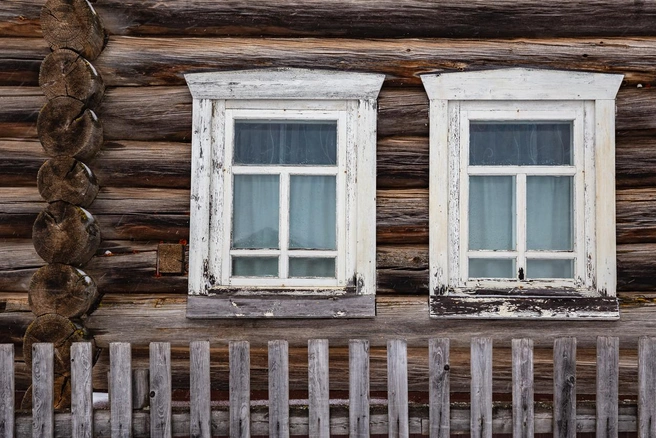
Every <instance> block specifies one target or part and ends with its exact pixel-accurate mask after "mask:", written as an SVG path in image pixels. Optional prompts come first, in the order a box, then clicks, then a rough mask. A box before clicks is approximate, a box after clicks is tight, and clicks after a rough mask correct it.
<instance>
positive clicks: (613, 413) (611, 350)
mask: <svg viewBox="0 0 656 438" xmlns="http://www.w3.org/2000/svg"><path fill="white" fill-rule="evenodd" d="M619 345H620V344H619V338H616V337H605V336H599V337H598V338H597V438H617V432H618V424H617V423H618V420H619V417H618V402H619V396H618V390H619V388H618V382H619V353H620V347H619Z"/></svg>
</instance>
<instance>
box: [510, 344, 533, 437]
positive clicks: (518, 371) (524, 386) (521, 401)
mask: <svg viewBox="0 0 656 438" xmlns="http://www.w3.org/2000/svg"><path fill="white" fill-rule="evenodd" d="M512 380H513V383H512V386H513V388H512V394H513V438H532V437H533V434H534V430H535V426H534V421H535V420H534V408H533V340H531V339H513V340H512Z"/></svg>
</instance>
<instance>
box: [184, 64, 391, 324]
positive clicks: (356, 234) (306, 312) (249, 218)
mask: <svg viewBox="0 0 656 438" xmlns="http://www.w3.org/2000/svg"><path fill="white" fill-rule="evenodd" d="M383 78H384V76H383V75H370V74H361V73H343V72H323V71H314V70H299V69H276V70H258V71H240V72H221V73H198V74H188V75H186V79H187V83H188V84H189V88H190V90H191V93H192V96H193V97H194V110H193V111H194V119H193V125H194V126H193V140H192V193H191V229H190V251H189V253H190V254H189V298H188V304H187V316H188V317H189V318H225V317H247V318H249V317H250V318H252V317H283V318H294V317H298V318H306V317H319V318H322V317H330V318H332V317H371V316H374V315H375V289H376V287H375V284H376V283H375V256H376V248H375V237H376V236H375V228H374V227H371V226H369V224H371V223H372V222H374V221H375V174H376V169H375V161H376V160H375V155H376V154H375V145H376V118H375V117H376V98H377V95H378V91H379V90H380V87H381V85H382V81H383Z"/></svg>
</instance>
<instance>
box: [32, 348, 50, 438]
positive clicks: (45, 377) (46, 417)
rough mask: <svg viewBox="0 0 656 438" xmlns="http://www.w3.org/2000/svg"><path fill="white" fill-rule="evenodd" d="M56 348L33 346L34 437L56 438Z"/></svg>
mask: <svg viewBox="0 0 656 438" xmlns="http://www.w3.org/2000/svg"><path fill="white" fill-rule="evenodd" d="M53 355H54V348H53V346H52V344H47V343H36V344H34V345H32V437H34V438H48V437H50V438H52V437H54V436H55V412H54V388H53V384H54V366H53Z"/></svg>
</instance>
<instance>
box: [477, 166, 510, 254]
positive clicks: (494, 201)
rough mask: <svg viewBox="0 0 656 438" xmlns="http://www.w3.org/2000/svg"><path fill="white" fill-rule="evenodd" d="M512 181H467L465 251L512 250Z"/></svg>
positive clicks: (498, 178)
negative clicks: (467, 248)
mask: <svg viewBox="0 0 656 438" xmlns="http://www.w3.org/2000/svg"><path fill="white" fill-rule="evenodd" d="M515 228H516V227H515V177H514V176H471V177H470V178H469V249H488V250H510V249H515Z"/></svg>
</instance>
